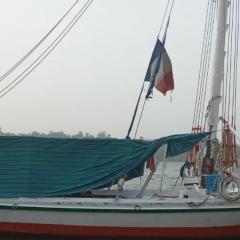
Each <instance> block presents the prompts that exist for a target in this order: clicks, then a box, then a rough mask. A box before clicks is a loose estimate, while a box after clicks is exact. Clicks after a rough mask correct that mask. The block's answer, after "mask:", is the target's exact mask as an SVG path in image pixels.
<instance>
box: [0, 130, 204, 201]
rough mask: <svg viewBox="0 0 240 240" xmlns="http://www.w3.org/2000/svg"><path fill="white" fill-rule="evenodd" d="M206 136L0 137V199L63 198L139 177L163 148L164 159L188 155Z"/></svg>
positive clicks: (200, 134) (202, 134)
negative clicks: (119, 180) (125, 178)
mask: <svg viewBox="0 0 240 240" xmlns="http://www.w3.org/2000/svg"><path fill="white" fill-rule="evenodd" d="M206 135H207V133H199V134H180V135H173V136H169V137H163V138H160V139H156V140H154V141H148V142H146V141H137V140H130V139H122V140H121V139H71V138H69V139H57V138H39V137H22V136H14V137H12V136H11V137H6V136H1V137H0V197H1V198H8V197H47V196H63V195H69V194H74V193H79V192H85V191H88V190H91V189H97V188H100V187H102V186H110V185H111V184H113V183H114V182H116V180H118V179H119V178H120V177H121V176H123V175H127V176H128V178H129V179H130V178H133V177H137V176H140V175H141V174H142V172H141V169H142V168H141V167H142V165H143V164H144V163H145V162H146V161H147V160H148V159H149V158H150V157H151V156H152V155H153V154H154V153H155V152H156V151H157V150H158V149H159V147H161V146H162V145H163V144H165V143H168V149H167V156H176V155H178V154H181V153H183V152H186V151H188V150H190V149H191V148H192V147H193V146H194V145H195V144H197V143H198V142H199V141H201V140H202V139H203V138H204V137H205V136H206Z"/></svg>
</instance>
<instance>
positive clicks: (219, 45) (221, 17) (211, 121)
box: [208, 0, 229, 139]
mask: <svg viewBox="0 0 240 240" xmlns="http://www.w3.org/2000/svg"><path fill="white" fill-rule="evenodd" d="M228 5H229V2H228V0H219V1H218V16H217V29H216V39H215V41H216V43H215V46H216V47H215V53H214V54H215V55H214V60H213V61H214V62H213V74H212V78H213V79H212V86H211V95H210V102H209V115H208V128H209V130H211V131H213V133H212V135H211V138H212V139H215V138H216V135H217V133H216V130H217V126H218V120H219V105H220V102H221V85H222V81H223V78H224V56H225V40H226V30H227V12H228Z"/></svg>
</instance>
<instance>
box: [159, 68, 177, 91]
mask: <svg viewBox="0 0 240 240" xmlns="http://www.w3.org/2000/svg"><path fill="white" fill-rule="evenodd" d="M155 88H156V89H157V90H158V91H160V92H161V93H163V94H164V95H165V94H166V92H167V91H169V90H173V89H174V81H173V73H172V71H170V72H168V73H166V74H165V75H164V76H163V78H162V79H161V80H160V81H157V85H156V86H155Z"/></svg>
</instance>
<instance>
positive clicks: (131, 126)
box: [126, 0, 175, 139]
mask: <svg viewBox="0 0 240 240" xmlns="http://www.w3.org/2000/svg"><path fill="white" fill-rule="evenodd" d="M174 2H175V0H173V1H172V4H171V7H170V10H169V13H168V21H167V26H166V29H167V27H168V25H169V21H170V16H171V13H172V10H173V5H174ZM169 5H170V0H168V2H167V6H166V8H165V12H164V16H163V19H162V22H161V26H160V29H159V32H158V35H157V38H159V35H160V32H161V30H162V26H163V22H164V20H165V18H166V14H167V10H168V8H169ZM166 29H165V32H166ZM150 84H152V82H151V81H150ZM144 86H145V81H143V85H142V88H141V91H140V94H139V97H138V101H137V104H136V106H135V110H134V113H133V117H132V120H131V123H130V126H129V128H128V132H127V136H126V138H130V134H131V131H132V128H133V124H134V121H135V118H136V115H137V111H138V107H139V103H140V100H141V96H142V93H143V90H144ZM148 89H149V88H148ZM147 95H148V94H147ZM146 101H147V97H145V99H144V103H143V105H142V110H141V113H140V117H139V119H138V123H137V127H136V130H135V133H134V139H135V138H136V136H137V132H138V129H139V125H140V122H141V119H142V115H143V111H144V108H145V104H146Z"/></svg>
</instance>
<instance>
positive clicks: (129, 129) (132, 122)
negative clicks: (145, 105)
mask: <svg viewBox="0 0 240 240" xmlns="http://www.w3.org/2000/svg"><path fill="white" fill-rule="evenodd" d="M144 82H145V81H143V84H142V88H141V91H140V94H139V96H138V101H137V104H136V107H135V110H134V113H133V117H132V121H131V123H130V126H129V128H128V132H127V136H126V138H130V133H131V131H132V127H133V124H134V121H135V118H136V115H137V111H138V107H139V103H140V100H141V96H142V93H143V89H144Z"/></svg>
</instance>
